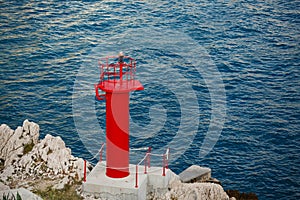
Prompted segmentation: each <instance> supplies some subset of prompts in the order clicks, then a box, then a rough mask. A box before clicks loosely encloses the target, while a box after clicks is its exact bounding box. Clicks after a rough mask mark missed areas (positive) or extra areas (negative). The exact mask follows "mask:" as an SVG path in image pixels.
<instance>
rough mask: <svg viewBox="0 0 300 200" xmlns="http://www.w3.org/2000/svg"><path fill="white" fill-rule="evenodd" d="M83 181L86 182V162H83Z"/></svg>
mask: <svg viewBox="0 0 300 200" xmlns="http://www.w3.org/2000/svg"><path fill="white" fill-rule="evenodd" d="M83 181H84V182H86V160H84V166H83Z"/></svg>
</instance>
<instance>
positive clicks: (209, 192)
mask: <svg viewBox="0 0 300 200" xmlns="http://www.w3.org/2000/svg"><path fill="white" fill-rule="evenodd" d="M165 197H166V198H165V199H171V198H177V199H183V200H189V199H207V200H215V199H219V200H229V197H228V195H227V194H226V192H225V191H224V190H223V188H222V186H220V185H218V184H214V183H182V184H178V185H177V186H175V187H174V188H172V189H171V190H170V191H169V192H167V193H166V194H165Z"/></svg>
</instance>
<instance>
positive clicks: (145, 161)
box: [144, 153, 149, 174]
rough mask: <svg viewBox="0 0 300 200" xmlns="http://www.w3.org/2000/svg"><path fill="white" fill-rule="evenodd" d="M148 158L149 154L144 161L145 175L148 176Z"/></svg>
mask: <svg viewBox="0 0 300 200" xmlns="http://www.w3.org/2000/svg"><path fill="white" fill-rule="evenodd" d="M148 156H149V154H148V153H146V158H145V160H144V166H145V171H144V174H147V160H148Z"/></svg>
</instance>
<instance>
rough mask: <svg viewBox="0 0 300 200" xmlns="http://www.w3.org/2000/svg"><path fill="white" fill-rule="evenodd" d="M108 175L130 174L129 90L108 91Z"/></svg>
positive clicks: (118, 176)
mask: <svg viewBox="0 0 300 200" xmlns="http://www.w3.org/2000/svg"><path fill="white" fill-rule="evenodd" d="M106 145H107V146H106V175H107V176H109V177H111V178H123V177H126V176H128V175H129V92H106Z"/></svg>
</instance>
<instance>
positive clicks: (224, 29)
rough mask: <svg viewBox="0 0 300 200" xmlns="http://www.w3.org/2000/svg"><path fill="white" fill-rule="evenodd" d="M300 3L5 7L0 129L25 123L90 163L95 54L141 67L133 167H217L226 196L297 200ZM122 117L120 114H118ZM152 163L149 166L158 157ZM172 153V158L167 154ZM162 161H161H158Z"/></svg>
mask: <svg viewBox="0 0 300 200" xmlns="http://www.w3.org/2000/svg"><path fill="white" fill-rule="evenodd" d="M299 8H300V1H296V0H291V1H286V0H274V1H273V0H266V1H258V0H252V1H247V0H215V1H207V0H203V1H197V0H196V1H195V0H193V1H191V0H190V1H189V0H185V1H179V0H175V1H156V0H152V1H132V2H131V1H93V0H91V1H83V2H80V1H53V0H49V1H0V123H1V124H2V123H5V124H8V125H9V126H11V127H12V128H16V127H17V126H19V125H22V122H23V120H25V119H29V120H30V121H34V122H36V123H38V124H39V125H40V128H41V137H44V136H45V135H46V134H48V133H49V134H52V135H54V136H60V137H62V138H63V139H64V141H65V142H66V145H67V146H68V147H70V148H71V149H72V152H73V153H74V154H75V155H76V156H79V157H83V158H85V159H87V160H89V161H91V162H93V163H94V164H95V163H96V162H97V160H98V158H99V155H97V151H98V150H99V148H100V146H101V144H102V143H104V142H105V101H101V102H98V101H95V95H94V84H95V83H97V82H98V78H99V69H98V60H99V58H100V57H103V56H107V55H110V54H117V53H118V52H119V51H123V52H124V54H126V55H130V56H132V57H134V58H135V59H136V60H137V72H136V78H137V79H139V80H140V81H141V82H142V84H143V85H144V87H145V90H144V91H135V92H133V93H131V95H130V123H131V125H130V129H131V134H130V146H131V150H132V151H131V153H130V156H131V158H130V159H131V162H132V163H134V164H136V163H137V162H138V161H139V160H140V159H142V158H143V156H144V153H145V147H148V146H151V147H152V150H153V152H155V154H157V155H153V162H154V163H153V165H161V162H162V157H159V155H161V154H162V153H163V152H164V151H165V149H166V147H170V163H169V164H170V168H171V169H173V170H174V171H175V172H177V173H180V172H181V171H182V170H184V169H185V168H187V167H189V166H190V165H192V164H197V165H201V166H207V167H210V168H211V169H212V175H213V177H215V178H217V179H219V180H221V181H222V184H223V186H224V188H225V189H237V190H240V191H242V192H254V193H256V194H257V195H258V197H259V199H300V170H299V169H300V159H299V155H300V148H299V144H300V132H299V131H300V96H299V92H300V77H299V70H300V65H299V63H300V48H299V46H300V39H299V36H300V10H299ZM116 112H117V111H116ZM155 156H156V159H155ZM172 156H173V157H172ZM157 157H158V158H157Z"/></svg>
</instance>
